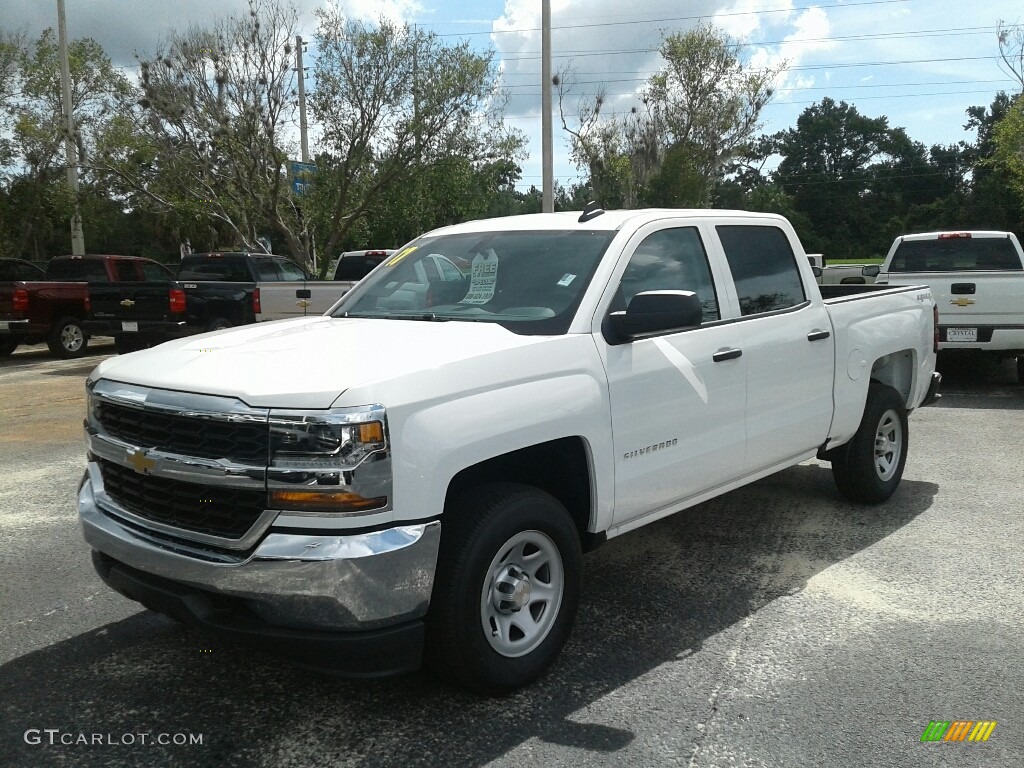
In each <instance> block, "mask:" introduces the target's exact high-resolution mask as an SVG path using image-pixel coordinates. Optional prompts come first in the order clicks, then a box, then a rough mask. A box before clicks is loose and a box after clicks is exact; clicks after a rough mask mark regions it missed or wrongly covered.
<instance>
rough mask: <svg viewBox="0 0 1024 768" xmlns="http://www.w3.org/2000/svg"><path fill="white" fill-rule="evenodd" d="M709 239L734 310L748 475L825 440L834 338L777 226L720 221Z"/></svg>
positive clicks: (796, 247)
mask: <svg viewBox="0 0 1024 768" xmlns="http://www.w3.org/2000/svg"><path fill="white" fill-rule="evenodd" d="M715 233H716V235H717V238H718V242H719V244H720V247H721V248H722V250H723V252H724V255H725V259H726V262H727V263H728V265H729V270H730V272H731V274H732V281H731V283H732V285H734V287H735V292H736V302H737V304H738V306H739V311H740V317H739V319H738V321H737V322H736V323H735V324H734V325H733V326H732V332H733V333H734V334H735V338H736V339H737V340H738V345H737V346H739V347H740V348H741V349H742V352H743V359H744V360H745V361H746V366H747V367H746V373H747V400H746V425H747V427H746V429H747V441H746V452H745V460H744V463H745V467H746V472H745V473H744V474H748V475H749V474H753V473H755V472H759V471H761V470H764V469H767V468H768V467H771V466H774V465H776V464H779V463H781V462H785V461H788V460H790V459H792V458H793V457H795V456H798V455H800V454H803V453H806V452H807V451H810V450H812V449H816V448H817V447H818V446H820V445H821V444H822V443H824V442H825V438H826V437H827V436H828V430H829V427H830V426H831V423H832V409H833V403H832V387H833V372H834V370H835V360H834V357H835V339H834V338H833V336H832V324H831V321H830V320H829V317H828V312H827V310H826V309H825V305H824V303H823V302H822V300H821V297H820V295H818V294H817V293H816V291H815V292H814V293H812V295H811V296H808V292H807V291H806V289H805V287H804V283H803V279H802V277H801V273H800V271H799V268H798V267H797V261H796V258H797V257H796V253H797V252H802V249H800V248H799V244H794V243H792V242H791V241H790V239H789V235H788V234H787V233H786V232H785V231H784V230H783V229H782V228H780V227H777V226H774V225H771V224H760V223H758V224H750V223H743V222H742V221H741V220H737V221H735V222H729V221H728V220H726V222H723V223H720V224H719V223H716V225H715ZM801 258H802V257H801Z"/></svg>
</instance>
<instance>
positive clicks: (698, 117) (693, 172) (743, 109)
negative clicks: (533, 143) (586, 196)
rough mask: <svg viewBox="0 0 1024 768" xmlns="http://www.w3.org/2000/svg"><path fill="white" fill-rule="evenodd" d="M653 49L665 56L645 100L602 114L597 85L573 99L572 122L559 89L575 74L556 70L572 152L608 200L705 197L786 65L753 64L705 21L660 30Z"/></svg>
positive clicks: (699, 201)
mask: <svg viewBox="0 0 1024 768" xmlns="http://www.w3.org/2000/svg"><path fill="white" fill-rule="evenodd" d="M659 50H660V53H661V56H662V59H663V60H664V64H663V65H662V68H661V70H660V71H659V72H657V73H656V74H654V75H653V76H652V77H651V78H650V79H649V81H648V83H647V85H646V87H645V88H644V90H643V92H642V93H641V95H640V96H641V98H640V101H641V105H642V106H640V107H633V108H631V109H630V111H629V112H628V113H626V114H624V115H616V114H610V115H608V116H607V117H606V116H604V115H603V114H602V110H603V109H604V107H605V106H606V98H605V95H604V92H603V91H599V93H598V95H597V96H596V97H594V98H593V99H582V100H580V103H579V105H578V110H577V115H578V120H577V122H576V123H574V125H575V127H570V125H569V121H568V120H567V117H566V112H565V98H566V96H567V94H568V92H569V90H570V89H571V86H572V74H571V71H568V70H564V71H563V72H562V73H560V75H559V80H558V87H559V107H560V112H561V116H562V127H563V129H564V130H565V131H566V132H567V133H568V135H569V139H570V148H571V152H572V157H573V160H574V161H575V162H576V164H577V167H579V168H581V169H584V170H586V171H587V172H588V173H589V176H590V184H591V185H592V187H593V188H594V191H595V194H596V196H597V199H598V200H599V201H600V202H602V204H604V205H605V206H606V207H618V206H622V207H627V208H631V207H635V205H637V204H638V203H640V202H646V203H648V204H654V205H668V204H683V205H691V206H699V205H706V204H707V203H708V201H709V198H710V194H711V190H712V188H713V184H714V180H715V179H716V178H718V177H720V176H721V175H722V173H723V171H724V169H725V168H726V166H727V165H728V163H729V162H730V161H731V160H732V159H733V157H734V156H735V155H736V153H737V152H738V150H739V149H740V148H741V147H742V146H743V145H744V144H745V143H746V142H747V141H748V140H750V139H751V137H752V136H753V134H754V133H755V132H756V131H757V129H758V127H759V122H758V121H759V118H760V114H761V110H762V109H763V108H764V107H765V106H766V105H767V104H768V103H769V101H770V100H771V98H772V95H773V89H772V82H773V81H774V80H775V78H776V77H777V76H778V74H779V72H780V71H781V70H782V67H783V66H784V65H783V64H780V65H779V66H777V67H775V68H768V69H758V70H754V69H752V68H750V67H749V66H748V64H747V63H746V62H745V61H744V59H743V53H742V51H743V49H742V47H741V46H740V44H739V43H738V42H737V41H736V40H734V39H732V38H731V37H730V36H729V35H727V34H726V33H724V32H722V31H721V30H719V29H717V28H715V27H713V26H712V25H710V24H706V25H702V26H699V27H697V28H695V29H692V30H690V31H687V32H676V33H672V34H669V35H667V36H666V37H665V39H664V40H663V41H662V44H661V47H660V49H659ZM577 123H578V124H577ZM666 161H667V166H666ZM663 173H664V177H663V178H661V179H659V178H658V177H659V176H660V175H662V174H663Z"/></svg>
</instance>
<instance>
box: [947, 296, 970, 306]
mask: <svg viewBox="0 0 1024 768" xmlns="http://www.w3.org/2000/svg"><path fill="white" fill-rule="evenodd" d="M949 303H950V304H956V305H957V306H958V307H969V306H971V304H973V303H974V299H963V298H961V299H950V300H949Z"/></svg>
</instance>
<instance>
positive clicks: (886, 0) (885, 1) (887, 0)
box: [435, 0, 910, 37]
mask: <svg viewBox="0 0 1024 768" xmlns="http://www.w3.org/2000/svg"><path fill="white" fill-rule="evenodd" d="M909 1H910V0H861V2H854V3H843V2H837V3H832V4H831V5H824V4H822V5H817V6H815V7H816V8H820V9H822V10H827V9H829V8H853V7H856V6H865V5H892V4H894V3H905V2H909ZM793 11H794V8H793V7H792V6H788V7H785V8H765V9H763V10H760V11H732V12H729V13H716V14H713V15H714V17H715V18H723V17H731V16H760V15H764V14H769V13H792V12H793ZM709 16H710V14H706V13H702V14H698V15H696V16H668V17H664V18H658V19H633V20H630V21H606V22H597V23H593V24H566V25H563V26H552V27H551V29H552V30H556V29H593V28H596V27H619V26H626V25H633V24H658V23H660V22H665V21H701V20H703V19H707V18H709ZM540 31H541V29H540V27H523V28H520V29H496V30H492V31H489V32H462V33H459V32H448V33H443V34H441V33H435V34H437V36H438V37H475V36H478V35H510V34H520V33H522V32H540Z"/></svg>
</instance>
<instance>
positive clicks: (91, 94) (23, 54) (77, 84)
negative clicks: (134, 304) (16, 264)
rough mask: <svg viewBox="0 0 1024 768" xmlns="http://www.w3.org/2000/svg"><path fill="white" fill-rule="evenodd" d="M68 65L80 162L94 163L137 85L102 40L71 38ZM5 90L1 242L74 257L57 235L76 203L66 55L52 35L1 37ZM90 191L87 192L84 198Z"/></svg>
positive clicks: (0, 74) (19, 249)
mask: <svg viewBox="0 0 1024 768" xmlns="http://www.w3.org/2000/svg"><path fill="white" fill-rule="evenodd" d="M68 59H69V64H70V74H71V111H72V114H73V115H74V119H75V129H76V132H75V136H74V137H73V138H74V141H75V142H76V143H77V145H78V150H79V157H80V158H87V157H88V156H89V155H90V154H91V153H92V152H93V151H94V148H95V145H96V142H97V137H98V136H99V135H100V134H101V133H102V132H103V131H104V130H105V129H106V126H107V125H109V124H110V122H111V121H112V120H113V119H114V118H115V116H116V115H117V114H118V113H119V112H121V110H123V109H124V105H125V103H126V99H127V98H128V96H129V94H130V93H131V86H130V84H129V82H128V80H127V78H126V77H125V76H124V75H123V74H122V73H121V72H120V71H118V70H117V69H115V68H114V66H113V64H112V63H111V61H110V59H109V58H108V57H107V55H106V54H105V53H104V51H103V49H102V47H101V46H100V45H99V44H98V43H97V42H96V41H95V40H91V39H79V40H72V41H71V42H70V43H69V44H68ZM0 88H2V89H6V91H7V97H6V98H5V99H4V101H3V107H2V114H3V116H4V120H3V122H4V125H3V126H2V127H3V128H4V129H5V133H8V137H7V138H6V144H5V146H4V147H0V162H2V164H3V171H4V173H3V174H2V175H4V176H6V177H7V178H8V179H9V180H10V183H9V187H8V190H7V192H8V194H7V199H6V200H5V206H4V207H5V208H6V209H7V210H6V213H7V215H6V216H5V217H4V222H3V226H2V230H3V234H2V235H0V238H2V239H5V240H6V241H7V242H8V247H9V248H10V250H12V251H13V252H14V253H18V254H21V255H28V256H35V257H37V258H41V257H43V256H46V255H50V254H51V253H52V252H53V251H67V243H66V242H64V241H63V238H60V237H57V236H55V232H56V231H59V229H64V231H65V232H66V231H67V225H66V221H67V219H68V218H69V216H70V212H71V209H72V202H73V201H72V199H71V191H70V188H69V187H68V185H67V182H66V177H65V171H66V165H65V159H64V152H63V144H64V139H65V137H66V136H67V129H66V127H65V120H64V116H63V110H62V108H61V98H62V95H61V80H60V59H59V49H58V45H57V42H56V40H55V35H54V33H53V30H52V29H47V30H45V31H43V33H42V34H41V35H40V36H39V38H38V39H37V40H35V41H34V42H32V43H31V44H29V43H27V42H26V40H25V38H24V36H11V35H9V34H3V35H0ZM83 165H84V163H83ZM85 182H86V184H87V183H88V182H89V179H88V177H87V178H86V179H85ZM87 193H88V192H87V188H86V189H83V190H82V193H81V194H82V195H85V194H87ZM79 202H81V200H80V201H79ZM59 219H63V220H64V221H65V224H63V225H62V227H60V228H56V229H55V228H54V227H53V222H54V221H56V220H59Z"/></svg>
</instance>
